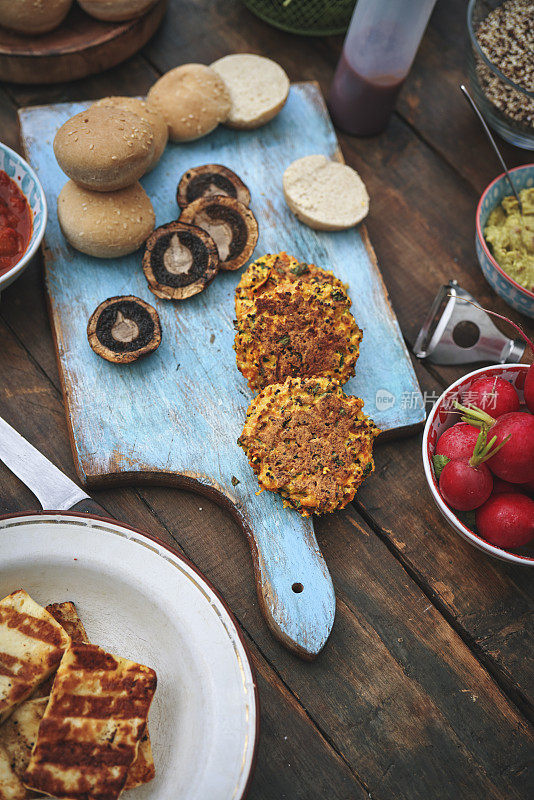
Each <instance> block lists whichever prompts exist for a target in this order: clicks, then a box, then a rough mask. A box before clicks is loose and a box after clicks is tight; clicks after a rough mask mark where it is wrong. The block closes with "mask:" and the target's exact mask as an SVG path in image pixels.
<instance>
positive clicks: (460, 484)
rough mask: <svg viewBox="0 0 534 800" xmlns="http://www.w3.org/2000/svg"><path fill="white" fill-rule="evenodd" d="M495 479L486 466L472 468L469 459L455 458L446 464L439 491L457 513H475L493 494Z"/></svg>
mask: <svg viewBox="0 0 534 800" xmlns="http://www.w3.org/2000/svg"><path fill="white" fill-rule="evenodd" d="M492 488H493V479H492V477H491V472H490V471H489V469H488V468H487V466H486V465H485V464H479V465H478V466H477V467H473V466H471V464H470V463H469V461H467V459H463V458H454V459H453V460H452V461H449V463H448V464H445V466H444V467H443V472H442V473H441V477H440V479H439V490H440V492H441V495H442V497H443V499H444V500H445V502H446V503H448V504H449V505H450V506H451V507H452V508H454V509H456V511H473V509H475V508H478V507H479V506H481V505H482V503H485V502H486V500H487V499H488V497H489V496H490V494H491V490H492Z"/></svg>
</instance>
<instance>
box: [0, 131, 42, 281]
mask: <svg viewBox="0 0 534 800" xmlns="http://www.w3.org/2000/svg"><path fill="white" fill-rule="evenodd" d="M46 219H47V209H46V199H45V195H44V192H43V187H42V186H41V184H40V182H39V179H38V177H37V175H36V174H35V172H34V170H33V169H32V168H31V167H30V165H29V164H28V163H27V162H26V161H24V159H23V158H22V157H21V156H19V154H18V153H16V152H15V151H14V150H11V148H9V147H7V146H6V145H5V144H2V143H1V142H0V293H1V292H2V290H3V289H5V288H6V286H9V284H10V283H12V282H13V281H14V280H15V278H17V277H18V276H19V275H20V274H21V272H22V271H23V270H24V269H25V268H26V267H27V265H28V264H29V262H30V261H31V259H32V257H33V256H34V255H35V253H36V251H37V248H38V247H39V245H40V243H41V240H42V238H43V235H44V232H45V228H46Z"/></svg>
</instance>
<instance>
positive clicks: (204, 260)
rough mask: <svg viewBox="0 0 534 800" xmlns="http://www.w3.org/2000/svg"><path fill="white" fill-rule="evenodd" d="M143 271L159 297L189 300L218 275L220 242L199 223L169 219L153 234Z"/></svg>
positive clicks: (148, 245) (144, 260)
mask: <svg viewBox="0 0 534 800" xmlns="http://www.w3.org/2000/svg"><path fill="white" fill-rule="evenodd" d="M143 271H144V273H145V277H146V279H147V281H148V286H149V289H150V291H151V292H153V293H154V294H155V295H156V296H157V297H161V298H162V299H163V300H185V298H187V297H192V296H193V295H195V294H198V293H199V292H201V291H202V290H203V289H205V288H206V286H208V284H210V283H211V281H212V280H213V279H214V277H215V276H216V275H217V273H218V271H219V254H218V252H217V245H216V244H215V242H214V241H213V239H212V238H211V236H210V235H209V234H208V233H207V232H206V231H205V230H203V229H202V228H199V227H198V226H196V225H188V224H186V223H184V222H181V221H179V222H168V223H167V224H166V225H161V226H160V227H159V228H156V230H155V231H154V232H153V233H152V234H151V235H150V236H149V238H148V240H147V243H146V247H145V252H144V255H143Z"/></svg>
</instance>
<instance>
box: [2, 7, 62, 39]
mask: <svg viewBox="0 0 534 800" xmlns="http://www.w3.org/2000/svg"><path fill="white" fill-rule="evenodd" d="M71 5H72V0H46V2H38V3H36V2H35V0H0V25H3V26H4V28H10V30H12V31H17V33H24V34H27V35H28V36H33V35H35V34H39V33H48V32H49V31H53V30H54V28H57V27H58V25H60V24H61V23H62V22H63V20H64V19H65V17H66V16H67V14H68V12H69V10H70V7H71Z"/></svg>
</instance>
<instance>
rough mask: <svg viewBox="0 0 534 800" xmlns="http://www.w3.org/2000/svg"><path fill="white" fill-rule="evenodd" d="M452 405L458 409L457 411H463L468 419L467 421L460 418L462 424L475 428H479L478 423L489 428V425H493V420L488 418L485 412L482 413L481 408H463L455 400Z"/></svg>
mask: <svg viewBox="0 0 534 800" xmlns="http://www.w3.org/2000/svg"><path fill="white" fill-rule="evenodd" d="M453 405H454V407H455V408H457V409H458V411H463V413H464V414H466V415H467V416H468V417H469V418H468V419H464V418H463V417H462V421H463V422H469V423H471V425H476V427H477V428H478V427H479V425H480V423H482V425H487V426H488V427H491V425H493V424H494V422H495V419H494V418H493V417H490V415H489V414H486V412H485V411H482V409H481V408H477V407H476V406H463V405H462V404H461V403H459V402H458V401H457V400H455V401H454V403H453Z"/></svg>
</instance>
